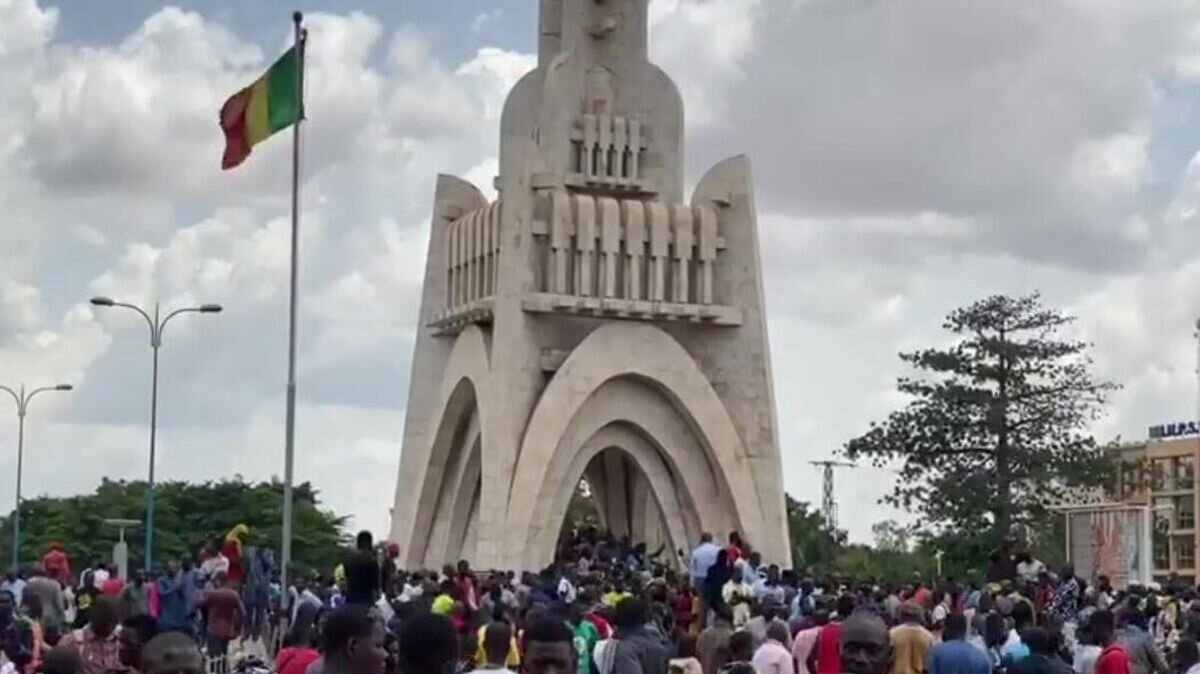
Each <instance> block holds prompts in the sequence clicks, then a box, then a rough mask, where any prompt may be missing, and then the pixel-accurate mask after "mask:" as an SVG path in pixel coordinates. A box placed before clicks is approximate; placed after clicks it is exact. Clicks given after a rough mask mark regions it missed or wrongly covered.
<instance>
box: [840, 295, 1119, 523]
mask: <svg viewBox="0 0 1200 674" xmlns="http://www.w3.org/2000/svg"><path fill="white" fill-rule="evenodd" d="M1073 321H1074V318H1073V317H1071V316H1069V315H1066V314H1064V313H1062V312H1060V311H1058V310H1055V309H1048V308H1046V307H1044V306H1043V305H1042V302H1041V297H1040V296H1039V295H1037V294H1033V295H1029V296H1025V297H1016V298H1013V297H1007V296H1003V295H997V296H993V297H988V298H986V299H983V300H981V301H979V302H976V303H974V304H972V305H971V306H969V307H966V308H961V309H957V310H955V311H953V312H951V313H950V315H949V317H948V318H947V319H946V322H945V324H944V325H943V327H944V328H945V329H946V330H947V331H948V332H949V333H950V334H951V336H952V337H953V339H954V342H953V343H952V344H951V345H949V346H947V347H942V348H929V349H923V350H919V351H913V352H909V353H903V354H901V355H900V358H901V359H902V360H903V361H904V362H905V363H907V364H908V365H909V366H911V367H912V368H913V369H914V370H915V371H916V373H917V374H916V376H913V377H903V378H901V379H900V380H899V383H898V388H899V390H900V392H901V393H903V394H905V395H906V396H908V397H909V398H911V402H910V403H909V404H908V405H907V406H906V407H905V408H903V409H901V410H898V411H896V412H893V413H892V414H891V415H890V416H889V417H888V418H887V420H885V421H883V422H882V423H873V424H872V425H871V427H870V430H869V431H868V432H867V433H866V434H865V435H863V436H861V437H859V438H855V439H853V440H851V441H850V442H849V443H848V444H847V445H846V447H845V454H846V456H847V457H848V458H850V459H852V460H856V459H865V460H869V461H871V462H873V463H874V464H875V465H877V466H890V465H894V464H898V465H899V469H900V476H899V480H898V483H897V485H896V487H895V489H894V491H893V492H892V493H891V495H890V496H888V497H887V498H886V499H885V501H886V502H888V503H890V504H891V505H894V506H896V507H899V508H903V509H906V510H909V511H914V512H916V513H919V514H920V515H921V517H922V518H923V519H924V520H925V522H927V523H928V524H929V525H931V526H942V527H949V528H950V529H951V530H954V531H960V532H979V531H985V530H989V529H990V530H991V531H992V533H993V537H994V539H1000V538H1004V537H1007V536H1009V535H1011V533H1012V531H1013V528H1014V526H1018V525H1019V526H1031V525H1034V524H1037V523H1039V522H1044V521H1045V518H1046V516H1047V513H1048V510H1049V508H1050V507H1051V506H1052V505H1054V504H1055V503H1057V502H1059V501H1060V500H1061V499H1062V498H1063V496H1064V495H1065V494H1066V493H1067V491H1068V490H1070V489H1072V488H1085V487H1095V486H1100V485H1103V484H1105V483H1106V482H1107V481H1108V480H1110V479H1111V477H1112V474H1113V470H1114V467H1115V465H1114V464H1115V462H1114V461H1113V460H1112V459H1111V457H1110V456H1109V455H1108V454H1107V453H1106V452H1105V451H1104V450H1103V449H1102V448H1100V447H1099V446H1098V445H1097V443H1096V441H1095V439H1094V438H1093V437H1092V435H1091V434H1090V432H1089V431H1088V428H1089V426H1090V425H1091V423H1092V422H1093V421H1095V420H1096V419H1097V418H1098V417H1099V415H1100V413H1101V412H1102V410H1103V406H1104V404H1105V403H1106V398H1107V395H1108V394H1109V393H1110V392H1112V391H1113V390H1115V389H1116V388H1117V387H1116V385H1114V384H1112V383H1109V382H1105V381H1097V380H1095V379H1093V377H1092V374H1091V366H1092V360H1091V358H1090V357H1089V356H1088V351H1089V349H1090V346H1091V345H1090V344H1087V343H1085V342H1081V341H1075V340H1072V339H1069V338H1066V337H1064V336H1063V334H1062V333H1063V332H1065V331H1066V329H1067V328H1068V327H1069V326H1070V325H1071V323H1072V322H1073ZM976 535H977V533H976ZM993 542H994V541H993Z"/></svg>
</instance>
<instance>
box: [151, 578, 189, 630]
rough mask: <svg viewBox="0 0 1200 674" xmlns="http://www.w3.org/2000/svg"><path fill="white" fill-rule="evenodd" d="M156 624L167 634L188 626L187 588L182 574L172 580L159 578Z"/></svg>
mask: <svg viewBox="0 0 1200 674" xmlns="http://www.w3.org/2000/svg"><path fill="white" fill-rule="evenodd" d="M156 582H157V583H158V606H159V608H158V624H159V626H160V627H161V628H162V629H163V630H164V631H167V632H172V631H176V630H182V629H184V628H186V627H187V626H188V622H189V621H188V617H189V616H190V615H191V611H189V610H188V598H187V586H186V584H185V583H184V580H183V574H179V575H178V576H176V577H174V578H159V579H158V581H156Z"/></svg>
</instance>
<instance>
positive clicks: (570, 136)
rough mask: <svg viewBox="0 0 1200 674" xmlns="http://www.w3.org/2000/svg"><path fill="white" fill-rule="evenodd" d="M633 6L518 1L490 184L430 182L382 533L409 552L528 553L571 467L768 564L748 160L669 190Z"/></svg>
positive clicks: (652, 524) (604, 502)
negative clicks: (521, 45) (512, 74)
mask: <svg viewBox="0 0 1200 674" xmlns="http://www.w3.org/2000/svg"><path fill="white" fill-rule="evenodd" d="M647 5H648V0H541V18H540V27H539V49H538V51H539V59H538V67H537V69H536V70H534V71H533V72H531V73H529V74H528V75H526V76H525V77H524V78H523V79H522V80H521V81H520V82H519V83H518V84H517V85H516V87H514V89H513V91H512V92H511V94H510V95H509V98H508V101H507V103H506V104H505V109H504V114H503V117H502V121H501V143H500V145H501V150H500V155H501V156H500V176H499V177H498V178H497V180H496V188H497V190H498V192H499V198H498V199H497V200H496V201H495V202H493V203H488V201H487V200H486V199H485V198H484V196H483V195H482V194H481V192H480V191H479V190H478V189H477V188H476V187H475V186H473V185H471V184H469V183H467V182H465V181H463V180H461V179H458V178H454V177H450V176H441V177H440V178H439V179H438V185H437V191H436V194H435V195H434V209H433V220H432V225H431V226H432V232H431V235H430V242H429V256H428V260H427V263H426V271H425V286H424V294H423V297H422V303H421V326H420V330H419V333H418V337H417V343H416V348H415V353H414V356H413V366H412V381H411V384H410V389H409V398H408V409H407V421H406V425H405V429H404V440H403V447H402V453H401V461H400V476H399V480H398V484H397V487H396V501H395V507H394V509H393V520H392V532H391V534H392V539H393V540H395V541H397V542H399V543H400V545H401V549H402V556H403V561H404V562H405V563H406V564H408V565H409V566H411V567H415V566H425V567H428V566H431V565H433V566H438V565H441V564H442V563H445V562H448V561H453V560H457V559H460V558H463V559H469V560H471V561H472V562H473V563H474V564H475V565H476V566H477V567H480V568H517V569H537V568H541V567H542V566H544V565H546V564H547V563H549V562H550V561H552V559H553V557H554V553H555V549H556V543H557V539H558V536H559V533H560V529H561V527H562V523H563V519H564V516H565V513H566V510H567V504H568V503H569V501H570V498H571V494H572V492H573V490H574V488H575V485H576V484H577V483H578V482H579V480H580V479H581V478H586V479H587V480H588V482H589V484H590V485H591V487H592V490H593V493H594V494H595V496H596V499H597V501H598V504H599V506H600V509H601V513H602V516H603V518H604V520H605V524H606V525H607V526H608V527H609V528H610V529H611V530H612V531H613V532H614V533H616V534H618V535H628V536H630V537H631V538H633V539H634V540H640V541H644V542H647V543H648V544H650V545H651V546H656V545H657V544H659V543H665V544H667V545H669V546H670V547H671V549H685V550H688V549H691V547H692V546H693V545H694V544H695V542H696V541H697V540H698V539H699V537H700V534H701V532H703V531H710V532H713V533H714V534H717V535H718V536H722V535H724V534H726V533H728V532H729V531H733V530H737V531H740V532H741V533H742V534H743V536H744V537H745V538H746V539H747V540H748V541H749V542H750V543H751V544H752V545H753V546H754V547H755V549H758V550H760V551H761V552H762V553H763V556H764V558H765V559H767V560H768V561H774V562H779V563H782V564H788V563H790V561H791V552H790V546H789V543H788V530H787V519H786V513H785V507H784V497H783V487H782V471H781V466H780V457H779V443H778V439H777V435H776V421H775V400H774V392H773V390H772V385H771V359H770V350H769V348H768V344H767V331H766V322H765V316H764V301H763V290H762V274H761V264H760V256H759V243H758V226H757V218H756V215H755V209H754V195H753V186H752V180H751V176H750V166H749V163H748V162H747V160H746V159H745V158H743V157H738V158H734V159H729V160H726V161H724V162H722V163H720V164H718V165H717V166H715V167H714V168H712V169H711V170H710V171H709V172H708V174H707V175H705V176H704V177H703V178H702V179H701V181H700V183H699V185H698V187H697V188H696V191H695V193H694V194H693V195H692V197H691V200H690V202H688V201H685V200H684V194H683V104H682V100H681V98H680V96H679V91H678V89H677V88H676V86H675V84H674V82H672V81H671V79H670V78H669V77H668V76H667V75H666V74H665V73H664V72H663V71H662V70H660V69H659V68H658V67H657V66H655V65H653V64H652V63H650V61H649V59H648V32H649V31H648V20H647Z"/></svg>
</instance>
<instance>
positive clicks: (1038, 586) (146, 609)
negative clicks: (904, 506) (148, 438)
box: [0, 528, 1200, 674]
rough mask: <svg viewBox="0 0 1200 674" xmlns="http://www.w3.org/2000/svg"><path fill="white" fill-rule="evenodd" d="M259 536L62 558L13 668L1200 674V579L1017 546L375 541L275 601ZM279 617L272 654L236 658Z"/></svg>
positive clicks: (9, 668)
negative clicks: (1196, 582) (823, 558)
mask: <svg viewBox="0 0 1200 674" xmlns="http://www.w3.org/2000/svg"><path fill="white" fill-rule="evenodd" d="M245 533H246V532H245V531H244V530H243V529H240V528H235V529H234V531H231V532H230V535H229V536H227V537H225V539H224V540H223V541H218V542H216V544H214V545H211V546H206V547H204V548H203V549H202V550H201V551H200V552H199V554H198V555H197V557H196V558H195V559H188V560H182V561H180V562H178V563H176V562H174V561H172V562H169V563H168V564H167V566H166V568H165V569H164V570H163V572H162V573H161V574H160V575H158V576H156V577H148V576H145V575H142V574H135V575H134V577H133V578H132V579H131V580H130V581H129V582H128V583H125V582H123V581H122V580H121V579H120V578H118V574H117V573H115V570H114V569H112V568H109V567H106V566H104V565H100V564H97V565H90V567H89V568H88V569H85V570H84V571H83V573H81V574H80V575H79V576H78V577H75V576H74V575H73V574H72V572H71V571H70V565H69V560H68V559H67V557H66V555H65V554H64V552H63V551H62V550H61V548H59V547H58V546H55V547H54V548H52V549H51V550H50V551H48V552H47V554H46V556H45V557H43V559H42V560H41V563H39V564H37V565H35V566H34V567H33V568H31V569H30V570H29V572H28V574H10V575H9V576H8V578H7V579H6V581H5V582H4V583H3V584H2V585H0V644H2V646H3V648H0V652H2V653H0V674H34V673H36V672H47V673H48V674H118V673H128V674H134V673H138V672H152V673H153V674H168V673H178V674H183V673H185V672H186V673H189V674H190V672H193V671H195V672H201V671H204V670H205V669H207V670H208V671H207V674H215V672H219V671H224V670H225V669H226V668H236V669H242V670H244V671H249V670H251V669H255V668H257V669H260V670H263V671H276V672H278V673H279V674H342V673H350V672H353V673H355V674H468V673H470V674H485V672H487V673H489V674H506V673H507V672H516V671H521V672H527V673H529V674H1070V673H1072V672H1074V673H1076V674H1200V648H1198V647H1197V640H1198V639H1200V595H1198V594H1197V588H1196V587H1194V586H1189V585H1187V584H1184V583H1182V582H1180V581H1179V580H1178V579H1176V578H1171V579H1167V582H1165V583H1163V584H1162V585H1161V586H1160V585H1149V586H1136V585H1132V586H1129V587H1125V588H1121V589H1115V588H1113V587H1112V586H1111V584H1110V583H1109V582H1108V581H1107V579H1105V578H1103V577H1101V578H1097V579H1095V582H1089V581H1088V580H1087V579H1084V578H1080V577H1078V576H1076V574H1075V573H1074V571H1073V570H1072V569H1071V568H1070V567H1066V568H1063V569H1060V570H1059V572H1058V573H1053V572H1051V571H1050V570H1049V569H1047V568H1046V566H1045V565H1044V564H1041V563H1040V562H1037V561H1036V560H1034V559H1033V558H1032V557H1030V556H1029V555H1027V554H1022V553H1013V552H1012V551H1011V548H1010V547H1008V546H1005V547H1003V548H1001V549H1000V550H998V551H997V552H996V554H995V555H994V557H993V563H992V565H991V568H989V569H988V571H987V573H986V574H985V575H984V576H983V577H981V578H979V579H973V578H972V579H962V580H959V581H955V580H952V579H940V580H938V581H936V582H925V581H924V579H920V578H913V579H911V580H910V582H907V583H903V584H896V583H888V582H883V581H880V580H876V579H865V578H857V579H852V578H844V577H838V576H828V577H821V578H816V577H811V576H807V575H803V574H799V573H795V572H793V571H791V570H787V569H781V568H779V567H778V566H775V565H772V564H764V563H763V562H762V559H761V558H760V556H759V555H758V553H757V552H755V550H754V549H753V548H752V547H751V545H750V544H749V543H748V542H746V541H744V540H742V538H741V537H740V536H738V535H737V533H736V532H735V533H731V534H730V535H729V536H728V537H727V538H726V540H725V541H723V542H722V543H720V544H719V543H718V542H716V541H715V540H714V538H713V537H712V536H710V535H707V534H706V535H705V536H704V537H703V539H702V540H701V541H700V542H699V545H697V546H696V547H695V549H693V550H692V551H691V552H686V551H675V552H674V553H673V554H665V553H666V550H665V548H659V549H658V550H657V551H654V552H649V551H648V550H647V548H646V546H644V545H640V544H633V543H631V542H630V541H629V540H628V539H618V538H616V537H613V536H611V535H607V534H603V533H601V532H598V531H596V530H585V531H582V532H576V533H575V534H573V535H572V536H570V537H569V538H567V539H566V540H565V541H564V543H563V545H562V546H561V547H560V550H559V555H558V559H557V561H556V562H555V564H554V565H553V566H551V567H549V568H547V569H544V570H542V571H541V572H540V573H513V572H511V571H498V570H489V571H481V570H474V569H472V568H471V566H470V564H469V563H468V562H466V561H461V562H459V563H458V564H456V565H454V566H447V567H445V568H443V569H441V570H424V571H421V570H404V569H401V568H399V565H398V563H397V560H398V559H399V558H400V555H399V553H400V551H399V549H398V548H396V546H394V545H381V546H376V545H375V541H374V540H373V538H372V536H371V535H370V534H369V533H367V532H363V533H361V534H360V535H359V536H358V538H357V540H356V545H355V549H354V550H353V551H351V552H350V553H348V554H347V555H346V557H345V559H344V561H343V562H342V563H341V564H339V565H338V567H337V568H336V569H333V570H331V573H329V574H327V575H326V576H324V577H301V578H299V579H297V580H296V582H295V583H294V584H293V585H292V586H291V587H289V588H288V590H287V592H282V591H281V589H280V588H279V587H278V584H277V583H276V582H273V581H274V580H276V577H275V576H274V575H273V574H272V573H271V561H272V560H271V559H270V557H269V555H265V554H264V555H261V556H260V553H261V551H256V550H253V549H251V548H249V546H243V543H242V539H243V538H244V536H245ZM263 573H265V574H266V575H265V577H264V578H257V576H258V575H260V574H263ZM260 595H261V596H262V597H265V601H264V602H262V603H263V605H264V606H265V607H266V608H265V610H264V611H261V612H260V611H258V610H257V609H255V608H253V607H255V606H257V605H258V604H259V598H260ZM285 606H286V607H287V612H286V617H287V618H288V620H287V623H288V625H289V628H288V630H287V632H286V634H285V635H284V636H283V638H282V639H281V640H280V641H281V643H279V644H277V645H272V647H270V648H269V649H267V650H269V651H270V653H271V654H272V655H271V656H270V657H269V658H266V659H264V660H261V661H259V660H256V659H254V658H250V657H243V658H237V660H239V661H238V662H232V660H235V658H233V657H227V654H228V652H229V647H230V644H231V642H238V643H245V642H246V641H248V640H249V641H252V640H254V639H256V638H259V637H262V636H263V635H264V634H265V633H269V631H267V625H268V624H273V623H274V622H275V619H276V618H279V617H281V616H282V615H283V613H282V610H283V607H285ZM267 641H270V638H269V637H267Z"/></svg>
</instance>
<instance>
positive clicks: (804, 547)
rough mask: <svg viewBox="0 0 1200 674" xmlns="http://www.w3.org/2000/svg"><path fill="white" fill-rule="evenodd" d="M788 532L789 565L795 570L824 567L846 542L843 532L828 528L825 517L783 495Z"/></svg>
mask: <svg viewBox="0 0 1200 674" xmlns="http://www.w3.org/2000/svg"><path fill="white" fill-rule="evenodd" d="M787 516H788V534H789V535H790V537H791V539H792V564H793V565H794V566H795V567H796V568H797V569H807V570H811V571H817V570H824V569H825V568H827V567H828V566H829V562H830V560H831V559H832V558H833V556H834V555H835V554H836V551H837V549H838V548H840V547H841V546H842V545H845V543H846V532H844V531H829V530H828V528H827V527H826V526H825V520H824V519H823V518H822V517H821V514H820V513H818V512H817V511H816V510H815V509H813V508H811V507H810V506H809V505H808V504H807V503H805V502H804V501H797V500H796V499H794V498H792V497H791V495H790V494H789V495H787Z"/></svg>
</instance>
